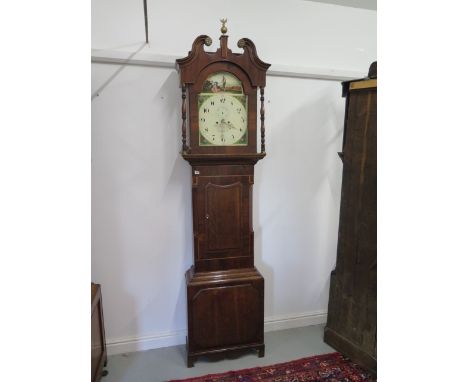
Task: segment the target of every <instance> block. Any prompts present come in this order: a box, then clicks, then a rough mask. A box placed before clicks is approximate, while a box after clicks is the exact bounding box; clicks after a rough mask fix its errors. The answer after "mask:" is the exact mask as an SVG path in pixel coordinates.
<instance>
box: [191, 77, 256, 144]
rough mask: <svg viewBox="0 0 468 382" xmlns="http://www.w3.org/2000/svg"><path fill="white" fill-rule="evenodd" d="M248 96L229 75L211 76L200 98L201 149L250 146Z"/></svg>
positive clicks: (238, 82)
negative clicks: (202, 147)
mask: <svg viewBox="0 0 468 382" xmlns="http://www.w3.org/2000/svg"><path fill="white" fill-rule="evenodd" d="M247 127H248V126H247V96H246V95H245V94H244V93H243V88H242V83H241V81H240V80H239V79H238V78H237V77H236V76H234V75H233V74H232V73H229V72H218V73H214V74H212V75H210V76H209V77H208V78H207V79H206V80H205V82H204V84H203V91H202V93H200V94H199V95H198V129H199V132H200V134H199V144H200V146H247V144H248V140H247V134H248V131H247Z"/></svg>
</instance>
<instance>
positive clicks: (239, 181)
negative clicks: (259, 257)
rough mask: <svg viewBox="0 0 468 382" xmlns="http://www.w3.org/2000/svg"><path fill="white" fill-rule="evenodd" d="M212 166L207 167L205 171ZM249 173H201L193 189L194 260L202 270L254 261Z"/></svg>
mask: <svg viewBox="0 0 468 382" xmlns="http://www.w3.org/2000/svg"><path fill="white" fill-rule="evenodd" d="M207 171H209V170H206V169H205V172H207ZM249 179H250V177H249V176H243V175H239V176H233V175H226V176H220V175H216V176H200V177H199V178H198V180H197V186H196V188H195V189H194V206H193V207H194V210H195V220H196V222H197V228H198V229H197V235H196V249H195V264H196V267H197V268H198V269H200V270H217V269H219V270H220V269H222V268H223V267H225V265H226V264H229V265H230V267H231V268H232V267H234V268H236V267H238V268H241V267H247V266H251V265H253V254H252V253H251V251H250V248H251V245H250V241H251V239H250V231H251V224H250V223H251V222H250V210H251V207H250V204H251V200H250V190H251V184H250V180H249Z"/></svg>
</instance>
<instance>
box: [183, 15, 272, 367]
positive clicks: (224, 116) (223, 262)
mask: <svg viewBox="0 0 468 382" xmlns="http://www.w3.org/2000/svg"><path fill="white" fill-rule="evenodd" d="M222 23H223V26H222V28H221V32H222V35H221V37H220V47H219V49H217V51H216V52H206V51H205V50H204V46H209V45H211V43H212V40H211V38H210V37H208V36H206V35H202V36H198V37H197V38H196V39H195V41H194V42H193V45H192V50H191V51H190V52H189V54H188V56H187V57H185V58H181V59H178V60H177V62H176V65H177V70H178V72H179V75H180V85H181V89H182V156H183V158H184V159H185V160H187V161H188V162H189V163H190V165H191V167H192V208H193V240H194V265H193V266H192V267H191V268H190V269H189V270H188V271H187V272H186V285H187V312H188V335H187V365H188V366H189V367H191V366H193V362H194V361H195V359H196V358H197V357H198V356H201V355H210V354H215V353H224V352H228V351H232V350H239V349H255V350H257V351H258V354H259V356H260V357H263V355H264V351H265V345H264V339H263V319H264V280H263V277H262V275H261V274H260V273H259V271H258V270H257V269H256V268H255V266H254V232H253V229H252V187H253V184H254V165H255V164H256V163H257V161H258V160H260V159H262V158H264V157H265V155H266V154H265V126H264V119H265V112H264V105H263V103H264V87H265V78H266V71H267V70H268V68H269V66H270V65H269V64H267V63H265V62H263V61H261V60H260V59H259V58H258V56H257V52H256V48H255V45H254V44H253V42H252V41H251V40H249V39H247V38H243V39H241V40H239V42H238V44H237V45H238V47H239V48H242V49H243V53H233V52H232V51H231V49H229V48H228V36H227V35H226V32H227V29H226V27H225V25H224V24H225V20H222ZM259 90H260V105H258V103H257V97H258V91H259ZM258 112H259V114H258ZM258 116H260V118H259V119H260V132H261V137H260V138H261V139H260V142H261V151H260V152H257V118H258ZM187 130H188V133H187Z"/></svg>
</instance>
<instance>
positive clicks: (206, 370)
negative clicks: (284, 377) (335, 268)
mask: <svg viewBox="0 0 468 382" xmlns="http://www.w3.org/2000/svg"><path fill="white" fill-rule="evenodd" d="M323 329H324V325H316V326H306V327H302V328H295V329H287V330H280V331H276V332H268V333H265V357H264V358H258V357H257V355H256V354H255V353H254V352H247V353H242V354H240V355H235V356H230V357H229V358H221V359H218V360H213V359H207V358H200V359H199V360H198V361H197V362H195V366H194V367H192V368H190V369H189V368H187V366H186V364H185V346H184V345H180V346H172V347H167V348H161V349H154V350H147V351H143V352H136V353H127V354H118V355H113V356H109V357H108V363H107V368H106V369H107V370H108V372H109V374H108V375H107V376H106V377H103V378H102V380H101V382H161V381H168V380H171V379H180V378H188V377H196V376H200V375H204V374H211V373H221V372H224V371H229V370H239V369H245V368H250V367H255V366H266V365H272V364H275V363H280V362H287V361H292V360H295V359H299V358H303V357H308V356H312V355H316V354H325V353H331V352H334V349H332V348H331V347H330V346H328V345H327V344H325V343H324V342H323Z"/></svg>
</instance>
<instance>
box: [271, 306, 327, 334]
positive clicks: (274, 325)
mask: <svg viewBox="0 0 468 382" xmlns="http://www.w3.org/2000/svg"><path fill="white" fill-rule="evenodd" d="M326 322H327V311H326V310H321V311H317V312H307V313H300V314H294V315H292V314H288V315H283V316H274V317H266V318H265V332H273V331H276V330H284V329H292V328H301V327H303V326H310V325H320V324H325V323H326Z"/></svg>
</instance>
